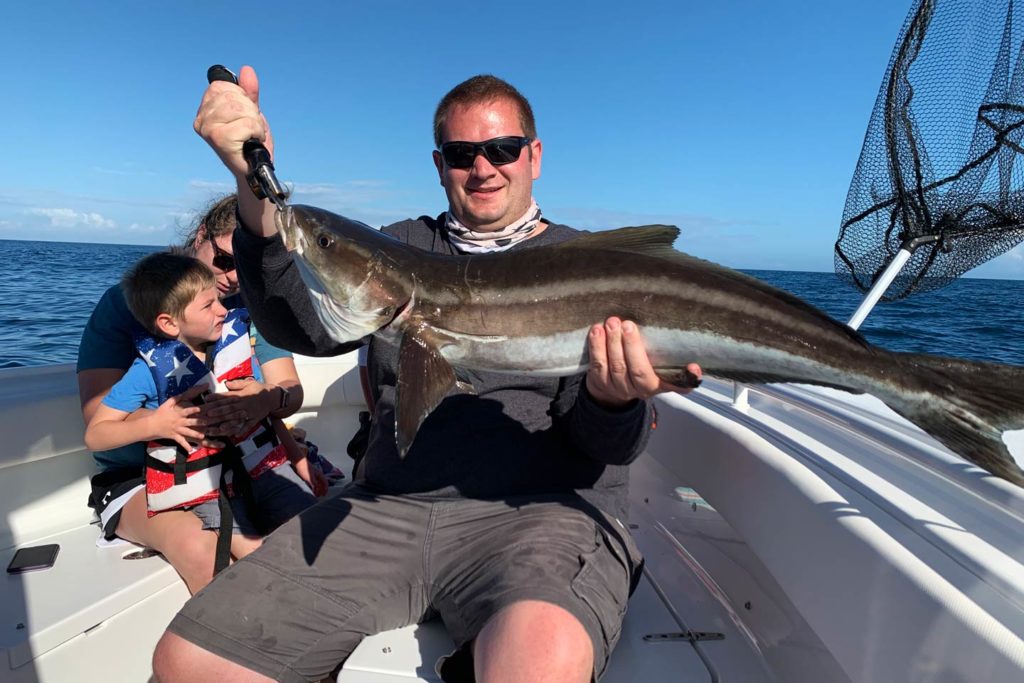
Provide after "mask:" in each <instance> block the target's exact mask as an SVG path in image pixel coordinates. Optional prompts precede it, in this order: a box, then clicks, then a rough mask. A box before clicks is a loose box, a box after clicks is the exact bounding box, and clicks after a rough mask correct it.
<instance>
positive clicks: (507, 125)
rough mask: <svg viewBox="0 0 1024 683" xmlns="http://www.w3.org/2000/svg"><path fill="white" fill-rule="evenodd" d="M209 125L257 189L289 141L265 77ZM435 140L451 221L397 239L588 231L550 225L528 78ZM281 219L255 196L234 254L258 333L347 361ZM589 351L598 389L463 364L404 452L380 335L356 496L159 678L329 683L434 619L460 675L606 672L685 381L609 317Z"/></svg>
mask: <svg viewBox="0 0 1024 683" xmlns="http://www.w3.org/2000/svg"><path fill="white" fill-rule="evenodd" d="M195 128H196V131H197V132H198V133H199V134H200V135H201V136H202V137H203V138H204V139H205V140H206V141H207V142H208V144H210V146H211V147H212V148H213V149H214V150H215V151H216V152H217V154H218V155H219V156H220V158H221V159H222V161H223V162H224V163H225V165H226V166H227V167H228V168H229V169H230V170H231V172H232V173H233V174H234V175H235V178H236V181H237V182H238V185H239V194H240V197H241V195H243V194H245V189H246V188H247V185H246V182H245V173H246V171H247V169H246V165H245V161H244V160H243V159H242V156H241V147H242V144H243V143H244V142H245V141H246V140H247V139H249V138H250V137H255V138H257V139H259V140H261V141H263V142H264V144H266V145H267V147H268V148H270V149H271V150H272V138H271V136H270V131H269V128H268V126H267V123H266V121H265V120H264V119H263V118H262V116H261V115H260V113H259V107H258V82H257V80H256V76H255V73H254V72H253V71H252V69H250V68H248V67H245V68H243V69H242V72H241V74H240V79H239V85H238V86H235V85H234V84H230V83H224V82H215V83H213V84H211V85H210V87H209V88H208V89H207V91H206V93H205V95H204V97H203V101H202V103H201V105H200V108H199V113H198V115H197V117H196V121H195ZM435 142H436V143H437V145H438V149H437V150H436V151H435V152H434V153H433V160H434V165H435V167H436V169H437V172H438V176H439V178H440V181H441V185H442V186H443V187H444V188H445V192H446V194H447V196H448V202H449V210H448V211H447V212H445V213H443V214H441V215H440V216H438V217H437V218H430V217H421V218H419V219H415V220H408V221H403V222H401V223H397V224H395V225H392V226H389V227H387V228H384V231H385V232H387V233H388V234H391V235H392V236H394V237H396V238H398V239H400V240H403V241H405V242H408V243H410V244H412V245H415V246H418V247H421V248H424V249H428V250H431V251H435V252H441V253H447V254H456V255H457V254H466V253H479V252H486V251H500V250H504V249H523V248H530V247H531V246H535V245H543V244H554V243H557V242H560V241H563V240H566V239H572V238H573V237H574V236H575V234H576V231H574V230H572V229H571V228H568V227H566V226H563V225H557V224H553V223H549V222H547V221H544V220H543V218H542V216H541V214H540V210H539V209H538V208H537V207H536V203H535V202H534V201H533V196H532V187H533V181H534V180H536V179H537V178H538V177H539V176H540V171H541V156H542V151H543V148H542V145H541V142H540V140H539V139H537V135H536V131H535V129H534V122H533V114H532V111H531V110H530V106H529V103H528V102H527V101H526V100H525V98H523V97H522V95H520V94H519V93H518V91H516V90H515V89H514V88H512V86H510V85H508V84H507V83H505V82H504V81H501V80H500V79H497V78H494V77H491V76H478V77H475V78H472V79H470V80H468V81H466V82H465V83H462V84H460V85H459V86H456V88H455V89H453V90H452V91H451V92H450V93H448V95H446V96H445V98H444V99H442V101H441V103H440V104H439V106H438V110H437V113H436V115H435ZM273 212H274V208H273V207H272V206H271V205H270V203H269V202H266V201H262V202H260V201H257V200H256V199H255V197H253V196H251V195H249V196H247V197H245V198H244V199H240V202H239V213H240V216H241V219H242V223H243V224H244V225H245V227H246V230H244V231H243V230H239V231H236V237H235V253H236V254H237V255H238V256H239V262H240V272H239V275H240V281H241V284H242V287H243V290H244V291H245V292H246V297H247V300H248V301H249V303H250V308H251V310H252V314H253V317H254V320H255V322H256V325H257V326H258V327H259V328H260V329H261V330H263V331H264V333H265V334H266V335H267V339H268V340H269V341H271V342H273V343H277V344H281V345H283V346H285V347H286V348H290V349H292V350H295V351H297V352H301V353H307V354H319V355H327V354H331V353H339V352H342V351H344V350H346V349H345V348H343V347H342V346H341V345H339V344H337V343H335V342H333V341H332V340H330V338H329V337H328V336H327V335H326V332H325V331H324V329H323V327H322V326H321V325H320V324H319V322H318V321H317V319H316V316H315V313H314V312H313V310H312V307H311V305H310V302H309V298H308V295H307V294H306V291H305V288H304V286H303V285H302V284H301V281H300V280H299V279H298V275H297V273H296V272H295V267H294V265H293V264H292V263H291V260H290V259H288V258H287V255H286V254H285V251H284V248H283V246H282V245H281V243H280V240H278V239H276V238H275V237H274V235H275V227H274V223H273ZM588 347H589V348H588V350H589V353H590V358H591V366H590V368H589V370H588V372H587V373H586V375H585V376H582V375H581V376H577V377H571V378H563V379H561V380H555V379H539V378H527V377H510V376H507V375H500V374H497V373H484V372H469V371H465V370H457V372H458V373H459V379H460V380H462V381H464V382H468V383H470V384H472V385H473V387H474V389H475V392H476V393H475V394H474V395H467V394H458V395H451V396H449V397H447V398H446V399H445V400H444V401H442V403H441V404H440V405H439V406H438V407H437V409H435V411H434V412H433V413H432V414H431V415H430V416H429V417H428V418H427V419H426V420H425V421H424V422H423V424H422V426H421V427H420V430H419V432H418V434H417V436H416V442H415V444H414V445H413V447H412V449H411V450H410V451H409V453H408V455H407V457H406V458H405V459H404V460H402V459H400V458H399V457H398V453H397V448H396V445H395V440H394V431H393V429H394V427H393V425H394V422H393V419H394V400H395V385H396V379H395V376H396V372H395V369H396V367H397V349H396V348H394V347H393V346H391V345H389V344H387V343H385V342H381V341H379V340H376V339H374V340H373V341H371V342H370V349H369V359H368V360H369V373H370V377H371V380H372V389H373V394H374V396H373V398H374V404H375V410H374V418H373V429H372V433H371V435H370V439H369V444H368V447H367V451H366V455H365V456H364V459H363V463H362V465H361V473H360V475H359V476H358V477H357V480H356V482H355V485H354V486H352V487H350V488H348V489H346V491H344V492H343V493H342V495H340V496H338V497H337V498H334V499H331V500H328V501H325V502H324V503H323V504H321V505H317V506H315V507H314V508H312V509H311V510H309V511H307V512H306V513H303V514H302V515H300V517H299V518H298V519H297V520H293V521H292V522H290V523H288V524H286V525H285V526H283V527H282V528H281V529H280V530H279V531H278V532H277V533H275V534H273V535H271V536H270V537H269V538H268V540H267V542H266V543H265V544H264V546H263V547H262V548H261V549H260V550H258V551H257V552H256V553H254V554H253V556H252V557H251V558H250V559H249V560H245V561H243V562H240V563H238V564H237V565H235V566H234V567H232V568H231V569H229V570H228V571H227V572H226V573H225V576H224V578H223V579H222V580H218V581H217V582H215V583H214V584H212V585H211V586H210V587H209V588H208V589H207V590H206V591H205V592H204V594H203V595H202V596H200V597H198V598H197V599H195V600H193V601H191V602H190V603H189V604H188V605H186V607H185V608H184V609H183V610H182V612H181V613H180V614H179V615H178V616H177V617H176V618H175V620H174V621H173V622H172V623H171V625H170V627H169V629H168V632H167V633H166V634H165V635H164V638H163V639H162V640H161V642H160V644H159V645H158V647H157V652H156V654H155V656H154V671H155V673H156V675H157V677H158V678H159V680H161V681H163V682H164V683H171V682H173V681H198V680H227V681H234V680H238V681H243V680H244V681H250V680H251V681H264V680H273V679H276V680H282V681H305V680H318V679H319V678H321V677H323V676H324V675H326V674H328V673H329V672H331V671H332V669H334V668H335V667H336V666H338V665H339V664H340V663H341V662H342V661H344V659H345V657H347V656H348V654H349V653H350V652H351V651H352V649H354V648H355V646H356V645H357V644H358V643H359V641H360V640H361V639H362V638H363V637H364V636H365V635H367V634H370V633H375V632H378V631H381V630H385V629H390V628H395V627H398V626H401V625H404V624H408V623H414V622H417V621H421V620H423V619H426V618H429V617H430V616H432V615H435V614H436V615H439V616H440V617H441V618H442V619H443V620H444V622H445V625H446V626H447V628H448V630H449V633H450V634H451V635H452V637H453V639H454V640H455V641H456V643H457V644H458V645H459V646H460V647H459V650H458V651H457V652H456V653H455V655H454V656H453V657H451V658H449V659H448V660H446V661H444V662H442V663H440V664H441V673H442V675H443V676H444V678H445V680H448V681H455V680H473V678H474V676H475V680H477V681H489V682H490V681H520V682H522V681H589V680H591V679H592V678H597V677H599V676H600V674H601V673H602V672H603V670H604V668H605V665H606V663H607V658H608V655H609V653H610V651H611V649H612V648H613V647H614V645H615V642H616V641H617V639H618V635H619V632H620V629H621V622H622V617H623V615H624V613H625V609H626V602H627V600H628V597H629V593H630V592H631V588H632V586H633V584H634V582H635V581H636V580H637V579H638V578H639V566H640V562H641V559H640V557H639V553H638V552H637V550H636V547H635V545H634V544H633V541H632V539H631V538H630V536H629V532H628V531H627V530H626V527H625V526H624V524H623V523H622V521H621V520H622V519H624V517H625V508H626V489H627V484H628V471H627V466H628V463H629V462H631V461H632V460H633V459H635V458H636V457H637V456H638V455H639V454H640V453H641V452H642V450H643V447H644V444H645V443H646V439H647V436H648V434H649V430H650V427H651V424H652V411H651V407H650V404H649V402H648V401H647V400H646V399H648V398H649V397H650V396H652V395H653V394H655V393H658V392H660V391H665V390H670V389H674V387H671V386H669V385H667V384H665V383H663V382H661V381H660V380H659V378H658V377H657V376H656V375H655V374H654V371H653V369H652V368H651V365H650V362H649V361H648V359H647V354H646V352H645V350H644V345H643V340H642V338H641V336H640V333H639V331H638V330H637V328H636V326H635V325H634V324H632V323H630V322H628V321H627V322H622V321H620V320H618V319H615V318H612V319H609V320H607V321H605V323H604V324H597V325H594V327H593V328H592V329H591V332H590V336H589V340H588ZM690 371H691V373H693V374H694V376H695V377H699V373H700V369H699V368H698V367H697V366H695V365H692V366H691V367H690ZM251 595H259V596H260V602H259V604H254V602H253V601H252V600H250V599H249V596H251ZM263 603H265V604H263ZM282 615H287V616H286V618H284V619H282V618H281V617H282Z"/></svg>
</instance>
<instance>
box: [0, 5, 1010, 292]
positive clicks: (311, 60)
mask: <svg viewBox="0 0 1024 683" xmlns="http://www.w3.org/2000/svg"><path fill="white" fill-rule="evenodd" d="M909 5H910V2H909V0H906V1H905V2H904V1H903V0H859V1H858V2H849V1H848V0H842V1H840V0H820V1H817V2H812V1H810V0H805V1H800V2H797V1H795V0H793V1H783V0H778V1H777V2H768V1H763V0H718V2H713V3H712V2H704V1H702V2H686V1H683V0H676V1H674V2H629V3H626V2H603V1H598V2H586V3H584V2H553V1H551V0H547V1H546V2H533V1H532V0H525V1H521V2H516V3H480V2H464V1H462V0H447V1H445V2H425V1H422V0H421V1H419V2H416V1H413V0H408V1H404V2H402V1H387V0H382V1H378V2H316V3H306V2H293V3H282V2H274V3H261V2H244V3H241V2H232V3H229V2H217V1H212V0H207V1H206V2H161V3H151V2H137V1H136V2H121V1H111V2H92V3H86V2H66V3H57V2H46V1H45V0H40V1H39V2H33V3H14V4H10V5H8V6H7V7H6V8H5V17H4V24H5V27H6V29H7V30H6V31H5V32H4V34H5V36H4V40H3V41H0V60H2V61H0V63H2V64H3V67H2V68H0V73H2V74H3V78H2V81H0V82H2V88H3V92H4V96H3V100H2V101H3V105H4V106H3V107H0V130H3V131H4V132H5V135H4V142H3V154H2V160H3V163H0V238H14V239H45V240H66V241H81V242H112V243H136V244H164V243H167V242H169V241H171V240H173V239H175V236H176V233H177V230H178V227H179V226H181V225H184V224H186V223H187V222H188V220H189V218H190V216H191V212H193V211H194V210H196V209H197V208H198V207H199V206H200V205H202V204H203V203H204V202H206V201H207V200H209V199H210V198H211V197H212V196H213V195H215V194H217V193H222V192H227V191H229V190H230V189H231V188H232V185H231V184H230V177H229V176H228V174H227V172H226V171H225V170H224V169H223V167H222V166H221V165H220V163H219V161H218V160H217V159H216V157H215V156H214V155H213V153H212V152H211V151H210V150H209V149H208V148H207V147H206V145H205V143H203V141H202V140H200V138H199V137H198V136H197V135H195V133H194V132H193V131H192V119H193V116H194V115H195V111H196V108H197V106H198V103H199V99H200V97H201V96H202V92H203V90H204V88H205V85H206V81H205V74H206V69H207V67H208V66H210V65H211V64H214V63H222V64H225V65H227V66H229V67H230V68H232V69H233V70H235V71H237V70H238V69H239V67H240V66H241V65H242V64H251V65H253V66H254V67H255V68H256V70H257V73H258V74H259V76H260V79H261V86H262V97H261V105H262V107H263V110H264V112H265V113H266V115H267V117H268V119H269V120H270V122H271V126H272V127H273V130H274V135H275V139H276V141H277V156H276V160H275V161H276V165H277V170H278V176H279V177H280V178H281V179H282V180H284V181H286V182H289V183H293V184H294V186H295V189H296V196H295V199H296V201H298V202H302V203H309V204H315V205H318V206H322V207H325V208H327V209H330V210H332V211H335V212H339V213H343V214H346V215H349V216H352V217H354V218H358V219H361V220H364V221H367V222H369V223H371V224H374V225H380V224H383V223H387V222H391V221H393V220H397V219H400V218H405V217H408V216H415V215H420V214H424V213H430V214H436V213H438V212H440V211H441V210H443V209H444V208H445V198H444V194H443V191H442V189H441V187H440V186H439V185H438V183H437V176H436V173H435V172H434V169H433V166H432V163H431V161H430V152H431V145H432V141H431V131H430V126H431V117H432V114H433V109H434V107H435V105H436V103H437V100H438V99H439V98H440V97H441V96H442V95H443V94H444V92H445V91H447V90H448V89H449V88H450V87H451V86H453V85H454V84H456V83H458V82H459V81H461V80H463V79H465V78H467V77H469V76H471V75H473V74H477V73H485V72H489V73H494V74H497V75H499V76H501V77H503V78H505V79H507V80H509V81H510V82H512V83H513V84H514V85H516V86H517V87H518V88H519V89H520V90H522V91H523V92H524V93H525V94H526V95H527V97H529V98H530V100H531V102H532V104H533V107H534V110H535V113H536V115H537V120H538V132H539V135H540V137H541V139H542V140H543V141H544V145H545V147H544V166H543V175H542V177H541V179H540V180H539V181H538V183H537V184H536V185H535V196H536V198H537V200H538V202H539V204H540V206H541V208H542V209H543V210H544V212H545V214H546V215H547V216H548V217H550V218H551V219H552V220H557V221H559V222H563V223H568V224H571V225H574V226H577V227H583V228H591V229H600V228H608V227H618V226H622V225H634V224H642V223H653V222H667V223H673V224H676V225H678V226H679V227H680V229H681V230H682V236H681V238H680V240H679V241H678V242H677V247H678V248H680V249H682V250H684V251H688V252H690V253H692V254H695V255H698V256H701V257H703V258H707V259H711V260H713V261H717V262H720V263H723V264H725V265H729V266H732V267H739V268H765V269H782V270H819V271H829V270H831V269H832V246H833V243H834V241H835V238H836V235H837V233H838V229H839V221H840V217H841V215H842V209H843V204H844V202H845V199H846V191H847V189H848V187H849V183H850V179H851V177H852V174H853V170H854V166H855V164H856V161H857V157H858V155H859V153H860V147H861V144H862V141H863V136H864V132H865V129H866V126H867V122H868V117H869V115H870V113H871V109H872V107H873V105H874V101H875V97H876V95H877V92H878V87H879V84H880V82H881V79H882V75H883V72H884V69H885V66H886V64H887V62H888V60H889V55H890V52H891V50H892V46H893V43H894V41H895V39H896V36H897V34H898V32H899V28H900V26H901V24H902V22H903V19H904V16H905V14H906V12H907V10H908V8H909ZM973 274H975V275H978V276H987V277H1012V278H1024V250H1022V249H1021V248H1018V249H1017V250H1015V252H1012V253H1011V254H1008V255H1006V256H1003V257H1001V258H1000V259H997V260H996V261H994V262H992V263H990V264H987V265H985V266H982V267H981V268H979V269H977V270H976V271H974V273H973Z"/></svg>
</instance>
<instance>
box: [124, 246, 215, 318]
mask: <svg viewBox="0 0 1024 683" xmlns="http://www.w3.org/2000/svg"><path fill="white" fill-rule="evenodd" d="M216 286H217V278H216V277H215V276H214V274H213V271H212V270H210V268H209V267H208V266H207V265H206V264H205V263H203V262H202V261H200V260H199V259H197V258H195V257H192V256H187V255H185V254H181V253H173V252H170V251H161V252H158V253H156V254H150V255H149V256H146V257H144V258H142V259H140V260H139V261H138V263H136V264H135V265H134V266H132V267H131V268H129V269H128V272H126V273H125V274H124V277H123V278H121V290H122V291H123V292H124V300H125V302H126V303H127V304H128V309H129V310H130V311H131V312H132V315H134V316H135V319H136V320H138V321H139V323H140V324H141V325H142V326H143V327H145V328H146V330H148V331H149V332H150V333H152V334H155V335H158V336H162V335H161V333H160V330H159V329H157V327H156V319H157V316H159V315H160V314H161V313H166V314H168V315H170V316H171V317H173V318H181V317H182V316H183V315H184V313H185V308H187V307H188V305H189V304H190V303H192V301H193V300H194V299H195V298H196V297H197V296H198V295H199V293H200V292H202V291H203V290H204V289H209V288H210V287H216Z"/></svg>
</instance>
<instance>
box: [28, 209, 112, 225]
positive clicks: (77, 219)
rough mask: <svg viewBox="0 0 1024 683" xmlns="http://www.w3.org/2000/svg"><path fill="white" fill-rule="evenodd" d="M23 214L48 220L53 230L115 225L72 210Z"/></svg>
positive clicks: (93, 215) (101, 218)
mask: <svg viewBox="0 0 1024 683" xmlns="http://www.w3.org/2000/svg"><path fill="white" fill-rule="evenodd" d="M25 213H27V214H29V215H31V216H42V217H44V218H48V219H49V220H50V225H52V226H53V227H55V228H71V227H75V226H78V225H84V226H86V227H90V228H103V229H112V228H115V227H117V224H116V223H114V221H112V220H110V219H109V218H104V217H103V216H101V215H100V214H98V213H94V212H93V213H85V212H81V211H75V210H74V209H57V208H54V209H38V208H37V209H27V210H26V211H25Z"/></svg>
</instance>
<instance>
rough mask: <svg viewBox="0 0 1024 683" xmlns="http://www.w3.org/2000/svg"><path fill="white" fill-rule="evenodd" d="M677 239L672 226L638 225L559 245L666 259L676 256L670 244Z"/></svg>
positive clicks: (587, 233)
mask: <svg viewBox="0 0 1024 683" xmlns="http://www.w3.org/2000/svg"><path fill="white" fill-rule="evenodd" d="M677 237H679V228H677V227H676V226H674V225H639V226H636V227H631V228H616V229H615V230H602V231H601V232H586V233H582V234H581V235H580V236H579V237H577V238H576V239H573V240H569V241H567V242H562V243H561V245H559V246H562V245H565V246H566V247H569V246H570V245H571V246H573V247H576V248H579V247H583V248H586V249H600V250H603V251H628V252H631V253H634V254H649V255H651V256H660V257H663V258H664V257H667V256H669V255H670V254H678V253H679V252H677V251H676V250H675V249H673V248H672V243H673V242H675V241H676V238H677Z"/></svg>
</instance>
